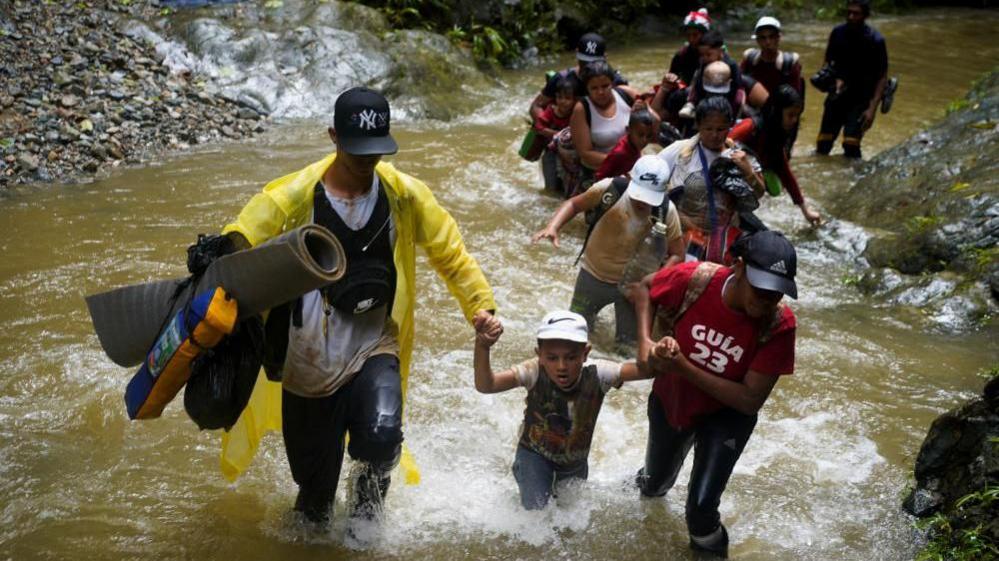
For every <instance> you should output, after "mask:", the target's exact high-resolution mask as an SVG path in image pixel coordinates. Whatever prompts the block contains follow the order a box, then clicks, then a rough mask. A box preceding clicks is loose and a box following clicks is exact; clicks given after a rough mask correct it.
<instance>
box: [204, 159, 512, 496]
mask: <svg viewBox="0 0 999 561" xmlns="http://www.w3.org/2000/svg"><path fill="white" fill-rule="evenodd" d="M334 159H336V154H335V153H334V154H331V155H329V156H327V157H326V158H323V159H322V160H320V161H318V162H316V163H314V164H312V165H310V166H308V167H306V168H304V169H301V170H299V171H297V172H295V173H292V174H289V175H286V176H284V177H280V178H278V179H275V180H273V181H271V182H270V183H268V184H267V185H266V186H265V187H264V190H263V192H262V193H258V194H257V195H255V196H254V197H253V198H252V199H251V200H250V202H249V203H248V204H247V205H246V206H245V207H244V208H243V210H242V211H241V212H240V213H239V217H238V218H237V219H236V222H235V223H233V224H229V225H227V226H226V227H225V229H223V231H222V232H223V233H229V232H239V233H240V234H242V235H243V236H245V237H246V239H247V240H248V241H249V242H250V244H251V245H253V246H256V245H258V244H260V243H263V242H265V241H267V240H268V239H270V238H272V237H274V236H277V235H280V234H282V233H283V232H287V231H289V230H293V229H295V228H297V227H299V226H302V225H304V224H306V223H307V222H308V221H309V220H310V218H311V216H312V204H313V193H314V191H313V190H314V188H315V185H316V182H317V181H319V179H320V178H321V177H322V175H323V173H324V172H325V171H326V169H327V168H328V167H329V166H330V164H332V163H333V160H334ZM375 172H376V173H377V174H378V177H379V178H380V179H381V183H382V185H383V186H384V188H385V194H386V196H387V197H388V201H389V206H390V207H391V209H392V219H393V223H394V224H395V226H396V241H395V248H394V257H395V267H396V270H397V271H399V274H398V275H397V278H398V280H397V283H396V292H395V301H394V304H393V306H392V319H394V320H395V322H396V324H398V326H399V347H400V349H399V350H400V352H399V363H400V364H399V367H400V372H401V374H402V393H403V399H405V395H406V385H407V384H406V382H407V378H408V376H409V364H410V360H411V358H412V354H413V303H414V301H415V294H416V251H415V248H416V246H417V245H419V246H421V247H423V249H424V250H425V251H426V253H427V258H428V259H429V261H430V264H431V265H433V267H434V269H436V270H437V273H438V274H439V275H440V276H441V278H442V279H443V280H444V282H445V284H447V288H448V290H449V291H450V292H451V294H452V295H453V296H454V297H455V298H456V299H457V300H458V304H459V305H460V306H461V310H462V312H464V314H465V318H466V319H467V320H469V321H471V319H472V316H473V315H475V313H476V312H478V311H479V310H495V309H496V302H495V301H494V300H493V292H492V289H491V288H490V287H489V283H488V282H487V281H486V278H485V276H484V275H483V274H482V270H481V269H480V268H479V265H478V263H477V262H476V261H475V258H474V257H472V256H471V255H469V253H468V252H467V251H466V250H465V243H464V242H463V241H462V239H461V234H460V233H459V232H458V225H457V224H456V223H455V221H454V219H453V218H452V217H451V215H450V214H448V212H447V211H446V210H444V209H443V208H442V207H441V206H440V205H439V204H438V203H437V199H435V198H434V195H433V193H431V192H430V189H428V188H427V186H426V185H425V184H424V183H423V182H421V181H419V180H418V179H415V178H413V177H410V176H409V175H406V174H404V173H401V172H399V171H397V170H396V169H395V167H393V166H392V164H389V163H387V162H380V163H379V164H378V166H377V167H376V168H375ZM271 430H274V431H277V430H281V384H280V382H271V381H270V380H268V379H267V378H266V377H265V376H264V375H263V373H261V374H260V375H259V377H258V379H257V385H256V386H255V387H254V388H253V394H252V395H251V397H250V401H249V404H247V406H246V409H245V410H244V411H243V414H242V415H241V416H240V417H239V420H238V421H237V422H236V424H235V425H233V427H232V429H231V430H229V431H227V432H223V433H222V456H221V467H222V474H223V475H224V476H225V478H226V479H228V480H229V481H235V480H236V478H237V477H239V475H240V474H241V473H243V471H245V470H246V468H247V467H249V465H250V462H251V461H252V460H253V456H254V455H255V454H256V451H257V446H258V444H259V443H260V439H261V438H262V437H263V436H264V434H265V433H266V432H267V431H271ZM401 465H402V468H403V471H404V473H405V479H406V482H407V483H410V484H415V483H418V482H419V472H418V471H417V470H416V466H415V464H414V463H413V460H412V457H411V456H410V455H409V452H408V450H406V449H405V448H404V449H403V456H402V462H401Z"/></svg>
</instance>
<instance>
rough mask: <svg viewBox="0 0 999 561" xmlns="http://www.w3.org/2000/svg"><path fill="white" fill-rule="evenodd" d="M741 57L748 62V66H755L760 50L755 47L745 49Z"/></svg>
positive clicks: (758, 59)
mask: <svg viewBox="0 0 999 561" xmlns="http://www.w3.org/2000/svg"><path fill="white" fill-rule="evenodd" d="M742 58H743V60H745V61H746V62H748V63H749V65H750V66H756V63H757V62H759V61H760V50H759V49H757V48H752V49H746V52H745V54H743V55H742Z"/></svg>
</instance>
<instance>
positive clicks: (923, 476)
mask: <svg viewBox="0 0 999 561" xmlns="http://www.w3.org/2000/svg"><path fill="white" fill-rule="evenodd" d="M997 370H999V368H996V369H993V374H994V376H993V378H992V379H991V380H989V381H988V382H987V383H986V384H985V389H984V390H983V391H982V395H981V396H980V397H979V398H977V399H974V400H972V401H970V402H968V403H965V404H964V405H962V406H960V407H958V408H956V409H953V410H951V411H948V412H947V413H944V414H943V415H941V416H940V417H938V418H937V420H936V421H934V422H933V425H932V426H931V427H930V430H929V433H928V434H927V435H926V440H925V441H923V445H922V447H921V448H920V449H919V455H918V456H917V457H916V465H915V470H914V472H915V479H916V481H915V486H914V488H913V489H912V490H911V491H910V493H909V496H908V497H907V498H906V499H905V503H904V505H903V506H904V508H905V510H906V511H908V512H909V513H910V514H913V515H915V516H917V517H920V518H923V519H925V520H926V522H924V523H923V524H921V526H925V527H926V528H927V529H928V530H929V532H928V533H929V535H928V538H929V543H928V545H927V548H926V551H925V552H924V553H926V554H927V556H926V558H927V559H969V560H970V559H976V560H982V561H984V560H986V559H992V560H994V559H999V373H997V372H996V371H997Z"/></svg>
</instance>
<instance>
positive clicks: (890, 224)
mask: <svg viewBox="0 0 999 561" xmlns="http://www.w3.org/2000/svg"><path fill="white" fill-rule="evenodd" d="M997 140H999V71H993V72H991V73H990V74H988V75H987V76H985V77H983V78H982V79H981V80H979V81H978V83H977V84H976V85H975V86H974V87H973V88H972V90H971V92H970V93H968V95H967V97H966V98H965V99H963V100H959V101H956V102H954V103H953V104H951V108H950V111H949V114H948V115H947V117H946V118H944V119H943V120H942V121H940V122H939V123H937V124H936V125H934V126H932V127H930V128H929V129H927V130H925V131H922V132H920V133H918V134H916V135H915V136H913V137H912V138H910V139H908V140H906V141H905V142H903V143H901V144H899V145H898V146H896V147H894V148H892V149H890V150H886V151H884V152H882V153H880V154H878V156H877V157H875V158H874V159H873V160H871V161H870V162H868V163H867V164H866V165H865V167H864V171H863V177H861V179H860V180H859V181H857V182H856V183H855V184H854V186H853V187H852V188H851V189H850V191H849V192H848V193H846V194H845V196H842V197H839V198H838V199H837V200H836V201H835V202H834V203H833V212H834V214H836V215H837V216H841V217H843V218H846V219H849V220H852V221H854V222H857V223H859V224H862V225H864V226H867V227H869V228H870V229H871V230H872V231H874V232H875V235H874V237H873V238H872V239H871V240H870V242H869V243H868V244H867V249H866V250H865V251H864V257H865V258H866V259H867V261H868V262H869V263H870V265H871V266H872V269H870V270H867V271H866V272H864V273H863V275H862V277H861V278H859V279H858V282H857V284H858V285H859V286H860V288H861V289H862V290H863V291H865V292H867V293H871V294H877V295H879V296H882V297H884V298H885V299H886V300H887V301H888V302H890V303H892V304H895V305H901V306H916V307H918V308H920V309H922V310H923V311H925V312H926V313H928V314H930V315H932V316H933V317H935V318H937V319H939V320H940V322H941V323H943V324H945V325H947V326H948V327H956V328H964V327H974V326H984V325H986V324H988V325H994V324H995V323H996V316H997V313H999V247H997V243H999V173H997V172H999V169H997V166H999V142H997Z"/></svg>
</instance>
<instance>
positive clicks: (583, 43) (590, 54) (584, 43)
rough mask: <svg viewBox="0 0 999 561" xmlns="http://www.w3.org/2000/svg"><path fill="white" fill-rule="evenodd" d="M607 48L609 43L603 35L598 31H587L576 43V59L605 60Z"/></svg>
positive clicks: (584, 60)
mask: <svg viewBox="0 0 999 561" xmlns="http://www.w3.org/2000/svg"><path fill="white" fill-rule="evenodd" d="M606 49H607V43H606V42H605V41H604V38H603V37H601V36H600V35H597V34H596V33H586V34H584V35H583V36H582V37H580V38H579V42H578V43H576V59H577V60H581V61H583V62H594V61H598V60H605V59H606V57H605V56H604V51H605V50H606Z"/></svg>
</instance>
